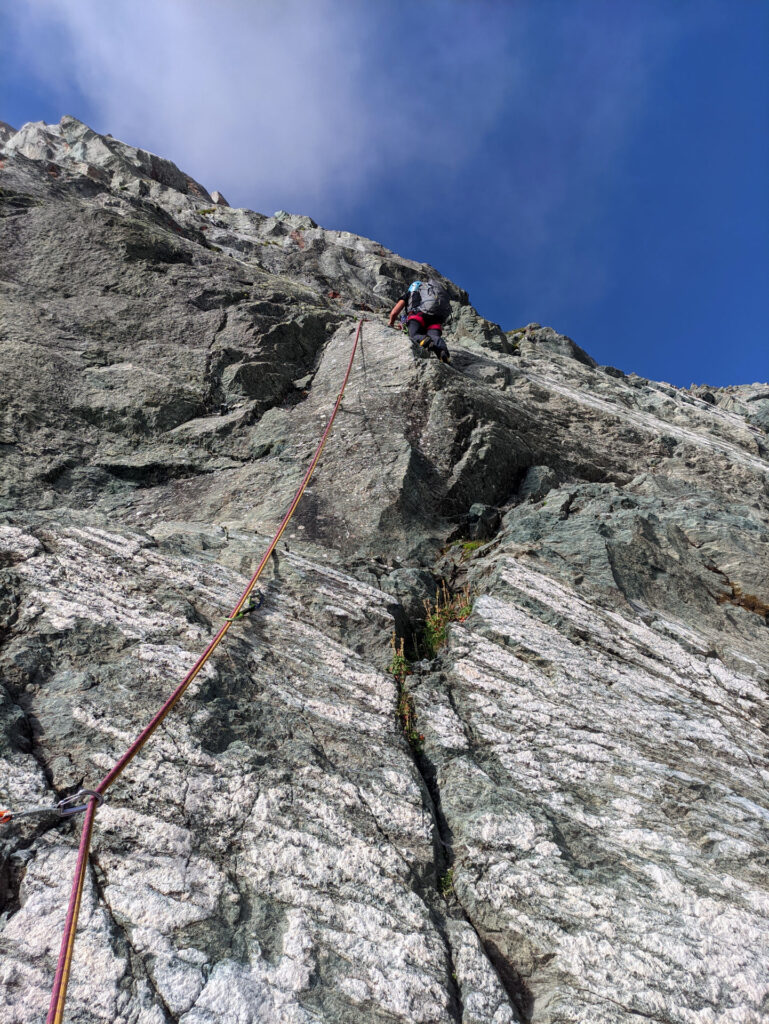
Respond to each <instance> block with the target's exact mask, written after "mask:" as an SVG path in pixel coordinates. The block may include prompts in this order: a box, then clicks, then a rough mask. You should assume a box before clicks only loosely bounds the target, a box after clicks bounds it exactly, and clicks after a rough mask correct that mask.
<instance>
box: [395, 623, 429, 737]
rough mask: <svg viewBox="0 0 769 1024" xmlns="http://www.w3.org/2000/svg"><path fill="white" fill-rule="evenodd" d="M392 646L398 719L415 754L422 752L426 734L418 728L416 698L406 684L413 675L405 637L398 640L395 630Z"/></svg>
mask: <svg viewBox="0 0 769 1024" xmlns="http://www.w3.org/2000/svg"><path fill="white" fill-rule="evenodd" d="M390 646H391V647H392V652H393V655H392V658H391V660H390V666H389V670H390V674H391V675H392V676H393V677H394V678H395V682H396V683H397V684H398V720H399V721H400V723H401V728H402V729H403V735H404V736H405V737H406V739H407V740H408V741H409V745H410V747H411V749H412V750H413V751H414V753H415V754H421V753H422V744H423V743H424V739H425V738H424V736H423V735H422V733H420V732H419V730H418V729H417V713H416V709H415V707H414V698H413V697H412V695H411V692H410V690H409V688H408V686H407V685H406V677H407V676H410V675H411V665H410V664H409V661H408V658H407V657H406V654H405V652H404V640H403V637H401V638H400V640H398V638H397V637H396V635H395V632H393V635H392V639H391V640H390Z"/></svg>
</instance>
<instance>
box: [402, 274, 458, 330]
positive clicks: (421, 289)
mask: <svg viewBox="0 0 769 1024" xmlns="http://www.w3.org/2000/svg"><path fill="white" fill-rule="evenodd" d="M416 283H417V284H418V288H416V289H414V291H413V292H412V293H411V294H412V295H413V299H412V300H411V307H412V308H411V310H410V311H411V312H412V313H421V314H422V315H423V316H426V317H430V318H433V319H434V320H436V321H440V322H441V323H445V322H446V320H448V318H449V317H450V316H451V303H450V301H449V296H448V292H447V291H446V289H445V288H444V287H443V285H442V284H438V282H437V281H420V282H416ZM412 287H413V285H412Z"/></svg>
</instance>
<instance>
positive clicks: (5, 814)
mask: <svg viewBox="0 0 769 1024" xmlns="http://www.w3.org/2000/svg"><path fill="white" fill-rule="evenodd" d="M91 797H95V799H96V800H97V802H98V803H100V804H101V803H104V797H103V796H102V795H101V793H97V792H96V790H95V789H80V790H78V791H77V793H73V794H72V795H71V796H65V797H64V799H63V800H59V802H58V803H56V804H53V806H51V805H50V804H42V805H41V806H39V807H28V808H27V809H26V810H24V811H11V810H10V809H8V808H6V807H4V808H0V825H9V824H10V823H11V822H12V821H15V820H16V818H31V817H32V816H33V815H36V814H56V815H58V817H60V818H71V817H72V816H73V815H75V814H82V812H83V811H85V810H87V808H88V801H89V799H90V798H91Z"/></svg>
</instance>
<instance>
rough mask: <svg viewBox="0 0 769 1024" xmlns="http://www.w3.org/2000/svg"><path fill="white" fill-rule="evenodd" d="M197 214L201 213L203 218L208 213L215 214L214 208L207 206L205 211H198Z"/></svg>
mask: <svg viewBox="0 0 769 1024" xmlns="http://www.w3.org/2000/svg"><path fill="white" fill-rule="evenodd" d="M198 213H202V214H203V215H204V216H205V215H206V214H209V213H216V207H215V206H207V207H206V208H205V210H198Z"/></svg>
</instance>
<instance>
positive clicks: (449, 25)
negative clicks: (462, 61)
mask: <svg viewBox="0 0 769 1024" xmlns="http://www.w3.org/2000/svg"><path fill="white" fill-rule="evenodd" d="M428 7H429V5H426V7H425V8H424V10H423V11H422V15H421V16H422V20H424V18H425V15H426V14H428V13H429V11H428ZM440 7H441V5H434V8H435V9H436V10H437V13H436V17H435V18H434V19H433V25H434V26H436V28H435V32H436V36H435V38H433V39H431V41H430V42H429V45H428V46H426V47H425V48H421V44H420V37H419V36H418V35H415V34H412V35H410V34H409V22H410V21H411V22H412V23H413V21H414V16H413V10H414V9H413V6H410V5H408V4H399V3H395V4H381V3H372V4H363V3H356V2H354V0H258V2H249V0H218V2H214V0H130V2H128V0H110V2H109V3H106V2H103V0H77V2H75V3H73V2H71V0H29V2H28V3H27V4H26V5H23V6H17V7H16V9H15V12H14V16H15V18H16V19H17V28H18V32H19V39H20V44H21V45H22V47H24V48H25V49H26V51H27V57H28V59H29V60H30V61H31V62H33V67H34V70H35V73H36V74H37V75H38V76H39V77H42V78H44V79H46V80H47V82H48V83H49V85H50V86H51V87H54V88H55V86H56V83H57V82H74V83H75V84H76V85H77V88H78V89H79V90H80V92H81V93H82V94H83V95H84V96H85V97H86V98H87V100H88V102H89V104H90V105H91V107H92V109H93V111H94V116H93V121H94V127H97V128H98V129H99V130H101V131H104V132H107V131H109V132H111V133H112V134H113V135H115V136H116V137H118V138H121V139H123V140H125V141H128V142H131V143H132V144H134V145H141V146H142V147H144V148H148V149H152V150H154V151H156V152H159V153H161V154H162V155H164V156H169V157H171V158H172V159H174V160H175V161H176V162H177V163H178V164H179V165H180V166H182V167H183V168H184V170H186V171H188V172H189V173H191V174H193V175H194V176H196V177H198V178H199V179H201V180H202V181H203V183H204V184H205V185H206V186H207V187H209V188H220V189H221V190H222V191H224V192H225V193H226V194H227V193H229V192H231V193H233V194H234V196H235V199H234V201H239V200H240V201H245V197H246V196H248V198H249V199H250V200H251V201H253V202H255V204H256V206H257V208H261V209H264V208H269V204H270V203H271V202H276V201H278V199H279V200H280V202H281V205H284V206H287V207H290V208H294V209H302V210H311V209H313V208H317V207H318V206H320V207H323V208H325V209H329V208H330V205H331V204H330V202H329V200H330V198H331V197H332V196H343V195H344V194H345V193H346V192H348V191H349V190H352V191H353V192H360V191H362V190H363V189H365V188H367V187H369V186H371V185H373V184H375V183H376V181H377V180H381V179H383V178H386V176H387V175H388V174H390V173H395V172H397V171H400V170H402V169H403V166H404V164H405V163H407V162H408V160H410V159H413V156H412V154H411V153H407V151H406V149H405V148H404V141H405V140H408V139H409V138H414V137H416V135H417V133H419V132H420V131H422V132H424V131H425V129H426V130H427V132H428V134H429V135H430V151H429V153H428V154H427V159H428V160H439V161H440V162H441V163H442V164H444V165H445V164H451V163H452V162H453V163H457V162H460V163H461V162H462V161H464V160H466V159H467V158H468V157H469V156H470V155H471V154H472V153H473V152H474V151H475V149H476V148H477V146H478V144H479V143H480V141H481V140H482V137H483V134H484V131H485V130H487V128H488V125H489V124H490V123H491V121H492V120H493V118H494V117H495V116H496V114H497V113H498V111H499V108H500V105H501V103H502V102H503V101H504V93H505V83H506V82H507V80H508V78H509V73H510V70H511V67H512V64H510V66H509V67H506V68H505V70H504V73H503V74H500V73H499V70H498V69H497V70H496V71H494V69H493V62H494V61H498V60H499V58H500V56H501V50H502V49H503V47H504V34H502V35H501V36H500V37H499V38H497V39H496V40H494V41H493V42H489V41H488V40H487V39H485V37H486V36H487V35H488V25H485V24H484V22H483V16H484V9H485V8H486V5H484V4H479V5H477V9H476V10H475V11H474V10H473V8H472V7H471V6H468V5H465V4H456V3H453V4H449V5H448V8H449V10H448V13H447V11H446V9H445V8H446V5H443V7H444V10H443V12H442V13H441V12H440V10H439V9H440ZM439 14H440V16H438V15H439ZM485 16H486V17H488V10H486V15H485ZM428 21H429V19H428ZM462 23H465V24H467V25H468V28H469V37H467V36H466V38H465V40H464V42H465V44H466V46H467V47H468V50H467V51H466V56H467V58H468V62H469V66H470V69H471V73H468V72H467V70H466V69H465V71H464V72H463V71H462V70H461V69H460V70H459V72H457V70H456V69H455V62H453V61H451V60H447V54H448V53H450V52H452V51H451V47H452V45H453V43H454V42H455V33H456V28H457V27H459V28H460V30H461V25H462ZM388 43H389V46H388ZM474 51H475V52H474ZM480 51H482V55H483V58H484V59H483V61H482V62H480V63H478V62H477V60H476V58H477V57H478V56H479V53H480ZM490 62H491V63H490ZM476 63H477V67H476V68H474V65H476ZM69 112H72V113H74V112H73V111H69ZM260 196H263V197H264V198H263V200H260V198H259V197H260Z"/></svg>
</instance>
